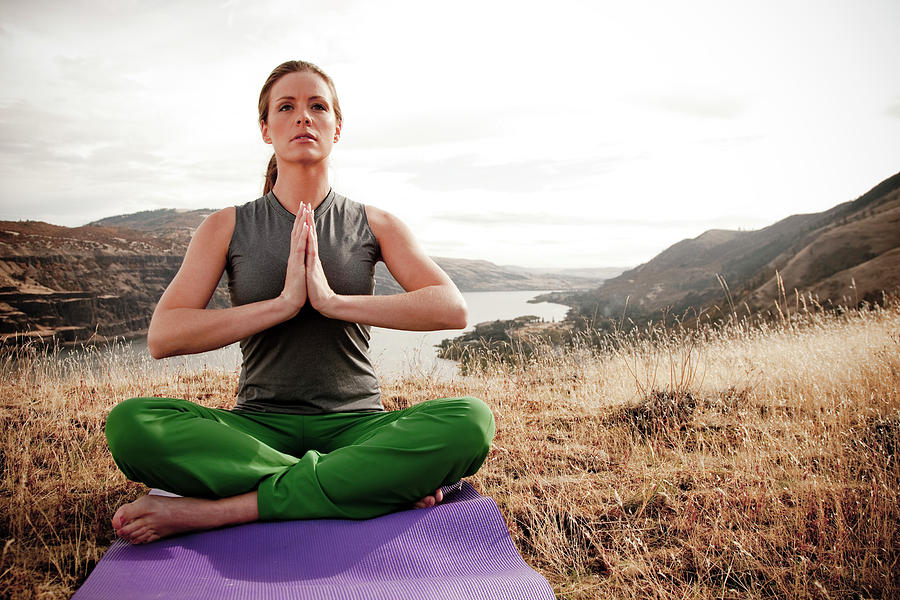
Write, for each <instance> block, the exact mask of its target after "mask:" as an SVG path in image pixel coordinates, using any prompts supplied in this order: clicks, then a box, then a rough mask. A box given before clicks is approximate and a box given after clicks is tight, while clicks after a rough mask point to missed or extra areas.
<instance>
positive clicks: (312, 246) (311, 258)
mask: <svg viewBox="0 0 900 600" xmlns="http://www.w3.org/2000/svg"><path fill="white" fill-rule="evenodd" d="M307 229H308V230H309V233H308V234H307V235H308V236H309V238H308V240H309V241H307V242H306V264H308V265H314V264H315V261H316V257H317V256H318V255H319V240H318V236H317V235H316V227H315V225H310V224H309V221H307Z"/></svg>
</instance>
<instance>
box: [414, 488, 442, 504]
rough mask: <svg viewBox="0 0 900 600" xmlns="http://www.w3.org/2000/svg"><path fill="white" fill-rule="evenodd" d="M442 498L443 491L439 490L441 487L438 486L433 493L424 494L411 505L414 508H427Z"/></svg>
mask: <svg viewBox="0 0 900 600" xmlns="http://www.w3.org/2000/svg"><path fill="white" fill-rule="evenodd" d="M443 499H444V492H442V491H441V488H438V489H437V490H436V491H435V492H434V495H432V496H425V497H424V498H422V499H421V500H419V501H418V502H416V503H415V504H414V505H413V506H414V507H415V508H429V507H431V506H434V505H435V504H437V503H439V502H440V501H441V500H443Z"/></svg>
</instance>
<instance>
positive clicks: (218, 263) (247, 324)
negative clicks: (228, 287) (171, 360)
mask: <svg viewBox="0 0 900 600" xmlns="http://www.w3.org/2000/svg"><path fill="white" fill-rule="evenodd" d="M305 214H306V212H305V211H301V212H300V214H298V217H297V219H296V220H295V222H294V229H293V231H292V232H291V255H290V257H289V258H288V268H287V274H286V276H285V287H284V290H283V291H282V292H281V295H279V296H277V297H276V298H272V299H270V300H263V301H261V302H254V303H251V304H244V305H242V306H236V307H233V308H225V309H215V310H213V309H207V308H206V305H207V304H208V303H209V300H210V298H212V295H213V293H214V292H215V290H216V285H217V284H218V283H219V279H221V277H222V273H223V272H224V271H225V261H226V255H227V252H228V244H229V243H230V241H231V235H232V233H233V232H234V219H235V210H234V208H226V209H223V210H220V211H218V212H216V213H214V214H212V215H210V216H209V217H207V218H206V220H205V221H203V223H202V224H201V225H200V227H199V228H198V229H197V231H196V232H195V233H194V237H193V238H192V239H191V243H190V245H189V246H188V250H187V254H186V255H185V257H184V262H183V263H182V265H181V268H180V269H179V270H178V273H177V274H176V275H175V278H174V279H173V280H172V282H171V283H170V284H169V287H167V288H166V291H165V292H164V293H163V295H162V298H160V300H159V303H158V304H157V305H156V310H154V311H153V318H152V319H151V320H150V329H149V331H148V332H147V346H148V347H149V349H150V354H151V355H152V356H153V357H154V358H164V357H166V356H175V355H178V354H194V353H197V352H205V351H207V350H214V349H216V348H221V347H223V346H227V345H228V344H232V343H234V342H236V341H238V340H241V339H243V338H245V337H247V336H248V335H251V334H254V333H258V332H260V331H262V330H264V329H268V328H269V327H272V326H273V325H276V324H278V323H281V322H283V321H287V320H288V319H290V318H292V317H293V316H294V315H296V314H297V313H298V312H299V311H300V308H301V307H302V306H303V304H304V303H305V302H306V269H305V266H304V258H305V256H304V255H305V248H306V238H307V233H306V231H305V229H304V228H303V220H302V218H301V217H305Z"/></svg>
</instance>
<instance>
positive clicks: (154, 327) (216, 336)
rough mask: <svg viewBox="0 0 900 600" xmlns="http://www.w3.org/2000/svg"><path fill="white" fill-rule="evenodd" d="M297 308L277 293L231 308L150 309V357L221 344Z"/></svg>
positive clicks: (266, 325) (287, 315) (256, 330)
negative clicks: (151, 315)
mask: <svg viewBox="0 0 900 600" xmlns="http://www.w3.org/2000/svg"><path fill="white" fill-rule="evenodd" d="M296 314H297V310H295V309H294V308H291V306H290V303H288V302H286V301H285V300H284V298H283V297H281V296H278V297H276V298H272V299H271V300H263V301H261V302H254V303H252V304H244V305H242V306H235V307H232V308H223V309H206V308H165V309H159V308H157V310H156V311H155V312H154V313H153V318H152V319H151V321H150V329H149V331H148V332H147V346H148V347H149V349H150V354H151V355H152V356H153V358H165V357H167V356H177V355H180V354H196V353H198V352H206V351H208V350H215V349H217V348H222V347H223V346H227V345H229V344H233V343H234V342H237V341H239V340H242V339H244V338H245V337H247V336H249V335H252V334H254V333H259V332H260V331H263V330H265V329H268V328H269V327H272V326H273V325H277V324H278V323H281V322H283V321H286V320H288V319H290V318H292V317H293V316H294V315H296Z"/></svg>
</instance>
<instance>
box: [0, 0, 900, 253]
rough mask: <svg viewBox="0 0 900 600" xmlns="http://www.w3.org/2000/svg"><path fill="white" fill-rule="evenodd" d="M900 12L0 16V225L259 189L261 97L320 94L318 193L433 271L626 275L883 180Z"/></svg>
mask: <svg viewBox="0 0 900 600" xmlns="http://www.w3.org/2000/svg"><path fill="white" fill-rule="evenodd" d="M898 27H900V2H897V1H896V0H859V1H851V0H844V1H832V0H809V1H797V0H758V1H754V2H731V1H724V0H714V1H698V0H684V1H682V2H671V1H669V0H646V1H640V0H638V1H634V2H622V1H617V2H608V1H606V0H593V1H581V0H556V1H554V2H549V3H548V2H531V1H528V0H519V1H516V2H504V1H491V0H480V1H476V2H470V1H468V0H461V1H456V2H452V3H436V2H422V1H421V0H418V1H406V0H403V1H391V0H388V1H379V2H370V1H365V0H359V1H357V0H329V1H328V2H315V3H313V2H307V1H305V0H290V1H281V0H255V1H253V2H244V1H241V0H228V1H226V2H207V1H194V0H192V1H190V2H169V1H164V0H163V1H160V0H155V1H141V0H95V1H78V0H75V1H69V2H63V1H61V0H57V1H55V2H49V1H45V0H30V1H29V2H11V1H5V2H3V10H2V11H0V219H2V220H20V219H31V220H41V221H47V222H50V223H54V224H57V225H66V226H78V225H83V224H85V223H87V222H89V221H92V220H96V219H100V218H103V217H107V216H112V215H117V214H125V213H131V212H136V211H141V210H152V209H157V208H183V209H195V208H222V207H225V206H231V205H240V204H243V203H245V202H248V201H250V200H253V199H255V198H257V197H259V196H260V195H261V187H262V179H263V173H264V169H265V165H266V162H267V160H268V158H269V156H270V153H271V148H270V146H267V145H266V144H264V143H263V142H262V140H261V137H260V133H259V127H258V123H257V121H256V119H257V114H256V103H257V98H258V95H259V89H260V87H261V85H262V83H263V82H264V81H265V78H266V77H267V76H268V74H269V72H270V71H271V70H272V69H273V68H274V67H275V66H276V65H278V64H280V63H281V62H283V61H285V60H290V59H304V60H309V61H312V62H314V63H316V64H317V65H319V66H320V67H322V68H323V69H324V70H325V71H326V72H328V73H329V74H330V75H331V77H332V78H333V79H334V81H335V84H336V86H337V90H338V95H339V98H340V103H341V107H342V110H343V115H344V122H343V128H342V132H341V140H340V142H339V143H338V144H337V145H336V146H335V149H334V152H333V153H332V155H331V158H330V161H331V167H330V170H331V175H330V176H331V180H332V185H333V186H334V189H335V190H336V191H337V192H339V193H341V194H343V195H345V196H348V197H350V198H352V199H354V200H356V201H359V202H362V203H365V204H372V205H375V206H378V207H380V208H383V209H385V210H388V211H390V212H392V213H394V214H396V215H397V216H399V217H400V218H401V219H402V220H404V221H405V222H406V223H407V224H408V225H409V226H410V227H411V228H412V230H413V231H414V232H415V234H416V235H417V237H418V239H419V241H420V242H421V243H422V245H423V246H424V248H425V250H426V251H427V252H428V253H429V254H431V255H433V256H445V257H458V258H470V259H485V260H489V261H492V262H495V263H497V264H501V265H520V266H528V267H545V268H547V267H550V268H563V267H630V266H635V265H638V264H640V263H643V262H646V261H648V260H650V259H651V258H653V257H654V256H655V255H656V254H658V253H659V252H661V251H663V250H664V249H665V248H667V247H668V246H670V245H672V244H674V243H676V242H678V241H680V240H682V239H686V238H693V237H697V236H698V235H700V234H701V233H703V232H704V231H706V230H708V229H716V228H721V229H745V230H746V229H759V228H761V227H765V226H767V225H770V224H772V223H774V222H776V221H778V220H780V219H782V218H785V217H787V216H789V215H791V214H797V213H810V212H819V211H823V210H827V209H828V208H831V207H832V206H834V205H836V204H839V203H841V202H845V201H848V200H852V199H854V198H856V197H858V196H859V195H861V194H863V193H865V192H866V191H867V190H869V189H870V188H871V187H873V186H874V185H875V184H877V183H878V182H880V181H882V180H883V179H885V178H887V177H889V176H891V175H893V174H894V173H896V172H897V171H900V35H897V32H898Z"/></svg>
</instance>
